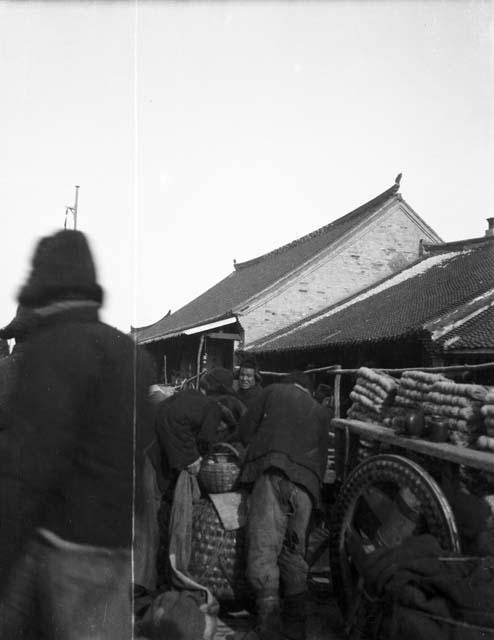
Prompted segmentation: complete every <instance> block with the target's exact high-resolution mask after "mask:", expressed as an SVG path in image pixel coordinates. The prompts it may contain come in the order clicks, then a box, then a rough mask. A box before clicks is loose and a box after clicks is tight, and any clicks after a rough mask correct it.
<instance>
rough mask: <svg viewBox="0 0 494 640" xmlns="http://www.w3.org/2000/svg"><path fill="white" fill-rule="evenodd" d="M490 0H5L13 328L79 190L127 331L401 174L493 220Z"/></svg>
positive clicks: (416, 201)
mask: <svg viewBox="0 0 494 640" xmlns="http://www.w3.org/2000/svg"><path fill="white" fill-rule="evenodd" d="M493 48H494V1H482V0H474V1H471V2H470V1H467V0H464V1H462V0H456V1H455V0H447V1H444V2H441V1H439V0H425V1H423V2H422V1H420V0H413V1H406V0H401V1H400V0H396V1H391V2H387V1H384V0H380V1H378V0H360V1H359V0H347V1H344V2H343V1H341V2H339V1H337V0H334V1H327V2H324V1H323V0H319V1H312V2H296V1H292V2H283V1H279V2H260V1H258V2H254V1H252V2H228V1H223V2H192V1H189V2H181V3H179V2H160V1H159V0H154V1H149V2H142V1H134V2H123V1H122V2H118V1H114V2H108V3H106V2H104V1H98V2H83V1H75V0H74V1H72V2H68V1H67V2H64V1H63V0H61V1H58V2H29V1H23V2H15V1H5V0H3V1H2V0H0V78H1V81H2V99H1V101H0V126H1V137H0V140H1V147H0V230H1V235H0V238H1V241H2V246H1V252H0V256H1V257H0V265H1V268H2V278H1V280H0V300H1V303H0V325H4V324H6V323H7V322H8V321H9V320H10V318H11V317H12V315H13V314H14V312H15V307H16V300H15V298H16V295H17V291H18V289H19V287H20V286H21V284H22V283H23V281H24V280H25V278H26V276H27V273H28V270H29V261H30V258H31V255H32V252H33V250H34V247H35V244H36V242H37V240H38V239H39V237H40V236H43V235H47V234H50V233H53V232H54V231H57V230H58V229H60V228H62V227H63V224H64V220H65V215H64V214H65V208H66V206H71V205H72V204H73V201H74V185H76V184H78V185H80V192H79V215H78V228H79V229H80V230H81V231H84V232H85V233H87V235H88V238H89V241H90V243H91V247H92V249H93V251H94V254H95V258H96V263H97V268H98V274H99V279H100V282H101V284H102V286H103V287H104V289H105V292H106V298H105V306H104V309H103V314H102V315H103V319H104V320H105V321H107V322H109V323H110V324H113V325H115V326H117V327H119V328H120V329H122V330H123V331H128V330H129V329H130V325H131V324H132V325H133V326H143V325H148V324H151V323H153V322H155V321H157V320H159V319H160V318H161V317H162V316H163V315H165V314H166V313H167V311H168V310H169V309H171V310H172V311H175V310H176V309H178V308H180V307H181V306H183V305H184V304H185V303H187V302H188V301H190V300H192V299H193V298H194V297H196V296H197V295H198V294H200V293H201V292H203V291H205V290H206V289H207V288H209V287H210V286H212V285H213V284H215V283H216V282H217V281H218V280H220V279H221V278H223V277H225V276H226V275H228V274H229V273H230V272H231V271H232V269H233V259H236V260H237V261H243V260H248V259H251V258H254V257H256V256H258V255H261V254H263V253H265V252H267V251H270V250H272V249H274V248H276V247H278V246H280V245H282V244H285V243H287V242H290V241H291V240H294V239H295V238H297V237H300V236H301V235H304V234H306V233H309V232H310V231H313V230H314V229H317V228H318V227H321V226H323V225H325V224H327V223H329V222H331V221H332V220H335V219H336V218H339V217H340V216H342V215H344V214H345V213H347V212H349V211H351V210H352V209H354V208H355V207H357V206H359V205H361V204H363V203H364V202H366V201H368V200H370V199H371V198H373V197H375V196H376V195H378V194H379V193H381V192H382V191H384V190H385V189H387V188H388V187H390V186H391V185H392V184H393V182H394V178H395V176H396V175H397V174H398V173H399V172H403V179H402V182H401V193H402V195H403V197H404V199H405V200H406V201H407V202H408V203H409V204H410V205H411V206H412V207H413V209H414V210H415V211H416V212H417V213H418V214H419V215H420V216H421V217H422V218H423V219H424V220H425V221H426V222H427V223H428V224H429V225H430V226H431V227H432V228H433V229H434V230H435V231H436V232H437V233H438V234H439V235H440V236H441V237H442V238H443V239H444V240H446V241H451V240H458V239H463V238H469V237H476V236H481V235H484V232H485V229H486V227H487V223H486V218H487V217H491V216H494V186H493V180H492V167H494V162H493V161H494V126H493V123H494V97H493V92H492V87H493V86H494V82H493V80H494V54H493Z"/></svg>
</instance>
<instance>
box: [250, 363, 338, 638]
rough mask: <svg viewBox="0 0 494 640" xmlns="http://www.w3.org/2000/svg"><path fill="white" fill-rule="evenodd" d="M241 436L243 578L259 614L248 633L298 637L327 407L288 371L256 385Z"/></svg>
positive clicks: (325, 447) (307, 383)
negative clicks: (245, 510)
mask: <svg viewBox="0 0 494 640" xmlns="http://www.w3.org/2000/svg"><path fill="white" fill-rule="evenodd" d="M240 435H241V438H242V441H243V442H244V443H245V444H248V449H247V455H246V459H245V463H244V466H243V469H242V473H241V476H240V479H241V481H242V482H243V483H246V484H248V485H250V486H251V494H250V503H249V515H248V520H247V578H248V580H249V582H250V584H251V586H252V589H253V591H254V595H255V598H256V604H257V613H258V627H257V631H256V635H255V636H254V635H252V634H251V638H252V640H253V638H254V637H257V638H261V640H278V639H281V638H289V639H290V640H304V639H305V623H306V617H307V612H306V606H307V578H308V566H307V563H306V561H305V551H306V538H307V530H308V526H309V521H310V518H311V514H312V511H313V509H314V508H315V507H319V506H320V501H321V485H322V481H323V477H324V471H325V468H326V460H327V450H328V414H327V410H326V409H324V408H323V407H321V405H320V404H319V403H317V402H316V401H315V400H314V398H313V397H312V384H311V380H310V378H309V377H308V376H307V375H305V374H303V373H300V372H295V373H293V374H291V375H289V376H286V377H285V378H284V379H283V380H282V382H281V383H277V384H272V385H270V386H269V387H267V388H266V389H264V390H263V392H262V394H261V396H260V397H259V398H258V400H257V401H256V402H255V403H254V404H252V405H251V406H250V407H249V409H248V411H247V413H246V414H245V416H244V418H243V419H242V421H241V424H240ZM281 594H283V600H282V599H281ZM249 640H250V638H249Z"/></svg>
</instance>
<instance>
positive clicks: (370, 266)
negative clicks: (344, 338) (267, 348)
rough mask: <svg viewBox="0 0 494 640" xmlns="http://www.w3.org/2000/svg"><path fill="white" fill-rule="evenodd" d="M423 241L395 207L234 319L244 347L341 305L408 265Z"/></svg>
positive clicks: (397, 205)
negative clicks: (329, 308) (238, 324)
mask: <svg viewBox="0 0 494 640" xmlns="http://www.w3.org/2000/svg"><path fill="white" fill-rule="evenodd" d="M421 239H424V240H427V241H428V242H429V241H430V240H431V238H430V236H429V235H426V234H425V232H424V231H423V230H422V229H421V228H420V227H419V226H418V225H417V224H416V223H415V222H414V220H412V219H411V218H410V217H409V216H408V215H407V214H406V213H405V212H404V211H403V210H402V209H401V206H400V204H396V205H395V206H394V207H393V208H392V209H391V210H390V211H388V212H387V213H386V214H385V215H384V216H382V217H379V218H378V219H377V220H375V221H374V222H371V223H370V224H369V227H368V228H367V229H366V230H364V232H363V233H360V235H358V237H357V239H356V240H355V241H353V242H349V243H347V244H345V245H344V247H343V249H342V250H340V251H336V252H335V253H333V254H331V255H330V256H327V257H325V258H324V259H323V260H321V261H320V262H319V263H318V265H317V266H316V267H315V268H314V267H310V268H308V269H307V270H305V271H304V272H302V273H301V274H299V276H298V277H297V278H295V279H294V280H293V281H292V282H290V283H289V285H287V286H283V287H280V288H279V289H278V290H277V291H275V293H273V294H270V295H266V297H265V298H264V300H261V302H260V303H259V304H255V305H252V306H251V307H250V308H248V309H247V310H246V311H245V312H244V313H242V314H241V315H240V316H239V319H240V322H241V324H242V327H243V329H244V332H245V338H244V339H245V345H248V344H249V343H251V342H253V341H254V340H257V339H259V338H262V337H264V336H266V335H269V334H270V333H273V332H274V331H277V330H279V329H281V328H283V327H285V326H288V325H289V324H291V323H293V322H295V321H297V320H300V319H302V318H304V317H306V316H308V315H310V314H312V313H314V312H316V311H319V310H321V309H324V308H325V307H327V306H329V305H332V304H335V303H337V302H339V301H340V300H344V299H345V298H348V297H349V296H351V295H353V294H355V293H357V292H358V291H361V290H362V289H365V288H366V287H368V286H369V285H371V284H373V283H375V282H378V281H379V280H381V279H383V278H385V277H386V276H388V275H390V274H392V273H394V272H396V271H398V270H400V269H401V268H403V267H404V266H405V265H406V264H408V263H410V262H413V261H414V260H416V259H417V258H418V255H419V241H420V240H421Z"/></svg>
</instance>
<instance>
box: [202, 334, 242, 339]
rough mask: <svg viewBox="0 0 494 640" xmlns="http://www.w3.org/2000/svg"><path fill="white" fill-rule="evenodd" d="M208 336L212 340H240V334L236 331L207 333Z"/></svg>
mask: <svg viewBox="0 0 494 640" xmlns="http://www.w3.org/2000/svg"><path fill="white" fill-rule="evenodd" d="M206 335H207V337H208V338H213V340H240V339H241V336H240V335H239V334H238V333H219V332H218V333H207V334H206Z"/></svg>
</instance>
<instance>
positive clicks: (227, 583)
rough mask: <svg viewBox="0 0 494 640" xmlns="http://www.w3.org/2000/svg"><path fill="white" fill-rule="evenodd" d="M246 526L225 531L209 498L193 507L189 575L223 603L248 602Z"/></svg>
mask: <svg viewBox="0 0 494 640" xmlns="http://www.w3.org/2000/svg"><path fill="white" fill-rule="evenodd" d="M245 560H246V545H245V527H242V528H241V529H235V530H234V531H226V530H225V529H224V528H223V526H222V524H221V521H220V519H219V516H218V514H217V512H216V509H215V508H214V506H213V504H212V503H211V501H210V500H209V499H207V498H206V499H202V500H200V502H198V503H196V504H194V507H193V523H192V552H191V558H190V563H189V573H190V575H191V576H192V577H193V578H194V579H195V580H196V581H197V582H199V583H200V584H202V585H204V586H206V587H208V589H210V590H211V591H212V593H213V595H214V596H215V597H216V598H217V599H218V600H220V601H230V602H232V601H245V600H248V599H249V597H250V595H251V594H250V588H249V585H248V583H247V581H246V579H245Z"/></svg>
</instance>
